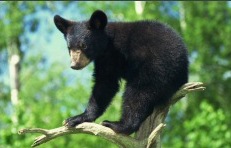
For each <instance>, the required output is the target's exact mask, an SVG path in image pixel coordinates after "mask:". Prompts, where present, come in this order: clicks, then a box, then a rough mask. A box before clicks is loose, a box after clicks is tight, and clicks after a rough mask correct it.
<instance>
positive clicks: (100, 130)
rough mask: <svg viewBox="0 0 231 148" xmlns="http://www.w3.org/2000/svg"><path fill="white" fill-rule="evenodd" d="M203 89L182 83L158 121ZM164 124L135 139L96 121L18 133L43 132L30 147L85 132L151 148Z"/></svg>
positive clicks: (135, 147)
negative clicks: (71, 126) (188, 97)
mask: <svg viewBox="0 0 231 148" xmlns="http://www.w3.org/2000/svg"><path fill="white" fill-rule="evenodd" d="M204 89H205V87H204V86H203V83H201V82H191V83H187V84H185V85H183V86H182V87H181V89H180V90H179V91H177V92H176V94H175V95H174V96H173V97H172V99H171V101H170V103H169V104H168V105H167V106H166V107H164V108H163V109H161V110H160V111H161V112H159V114H163V115H161V116H159V117H158V118H159V121H161V122H162V121H164V118H165V116H166V115H165V114H167V112H166V111H168V108H169V106H171V105H173V104H175V103H176V102H177V101H179V100H180V99H181V98H183V97H184V96H185V95H186V94H188V93H190V92H195V91H201V90H204ZM166 109H167V110H166ZM164 126H165V124H163V123H160V124H159V125H157V126H156V127H155V128H153V129H154V130H153V131H152V132H150V133H149V136H148V137H147V138H145V139H139V138H137V139H136V138H133V137H131V136H126V135H122V134H118V133H115V132H114V131H113V130H112V129H110V128H108V127H105V126H102V125H100V124H96V123H87V122H85V123H82V124H79V125H78V126H76V127H74V128H67V127H65V126H62V127H59V128H55V129H50V130H47V129H41V128H31V129H22V130H20V131H19V132H18V133H19V134H26V133H41V134H43V135H42V136H39V137H37V138H36V139H35V141H34V143H33V144H32V147H36V146H38V145H40V144H43V143H46V142H48V141H50V140H52V139H55V138H57V137H60V136H63V135H69V134H77V133H85V134H90V135H95V136H99V137H101V138H104V139H106V140H108V141H110V142H112V143H115V144H117V145H119V146H120V147H122V148H151V147H153V145H154V144H155V141H156V140H157V138H158V137H159V135H160V131H161V129H163V127H164ZM154 147H156V146H154Z"/></svg>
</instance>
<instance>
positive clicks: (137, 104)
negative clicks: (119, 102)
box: [54, 10, 188, 134]
mask: <svg viewBox="0 0 231 148" xmlns="http://www.w3.org/2000/svg"><path fill="white" fill-rule="evenodd" d="M54 20H55V24H56V26H57V27H58V29H59V30H62V32H64V36H65V39H66V40H67V44H68V46H69V48H70V47H73V48H75V47H78V44H79V43H82V44H85V45H86V48H85V49H82V51H83V52H84V53H85V54H86V56H87V57H88V58H89V59H91V60H92V61H93V62H94V66H95V67H94V68H95V69H94V74H93V77H94V80H95V85H94V87H93V90H92V95H91V97H90V100H89V104H88V106H87V108H86V110H85V112H84V113H82V114H81V115H78V116H74V117H71V118H69V119H67V120H66V121H65V125H66V126H69V127H73V126H76V125H77V124H80V123H82V122H92V121H94V120H96V118H98V117H99V116H100V115H102V114H103V112H104V111H105V109H106V108H107V106H108V105H109V104H110V102H111V100H112V98H113V97H114V95H115V93H116V92H117V91H118V88H119V84H118V83H119V80H120V79H121V78H123V79H125V80H126V89H125V92H124V95H123V98H124V102H123V112H122V116H121V119H120V121H117V122H110V121H104V122H103V125H105V126H107V127H110V128H112V129H113V130H114V131H116V132H119V133H123V134H131V133H133V132H134V131H136V130H138V128H139V126H140V125H141V123H142V122H143V121H144V120H145V119H146V118H147V117H148V116H149V115H150V114H151V113H152V111H153V109H154V107H155V106H158V105H162V104H164V103H166V102H167V101H168V100H169V99H170V97H171V96H172V95H173V94H174V93H175V92H176V91H177V90H178V89H179V88H180V87H181V86H182V85H183V84H184V83H186V82H187V81H188V57H187V50H186V47H185V45H184V43H183V41H182V39H181V38H180V36H179V35H178V34H177V33H176V32H175V31H173V29H171V28H170V27H168V26H166V25H164V24H162V23H159V22H156V21H139V22H130V23H125V22H109V23H107V17H106V15H105V14H104V13H103V12H102V11H99V10H98V11H96V12H94V13H93V15H92V16H91V18H90V20H89V21H85V22H72V25H69V27H68V28H66V30H64V31H63V28H65V26H67V25H66V24H70V23H67V22H66V20H63V19H60V17H57V16H56V17H55V18H54ZM96 20H97V21H96ZM95 22H96V23H97V24H94V23H95ZM57 24H58V25H57ZM60 24H63V25H64V26H62V25H60ZM60 28H61V29H60ZM65 32H66V33H65Z"/></svg>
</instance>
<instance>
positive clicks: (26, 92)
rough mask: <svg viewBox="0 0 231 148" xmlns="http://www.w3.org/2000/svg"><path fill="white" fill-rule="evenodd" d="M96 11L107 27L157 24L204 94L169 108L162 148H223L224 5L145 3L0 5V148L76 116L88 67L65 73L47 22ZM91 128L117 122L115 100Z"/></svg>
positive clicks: (59, 41)
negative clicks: (175, 43) (179, 41)
mask: <svg viewBox="0 0 231 148" xmlns="http://www.w3.org/2000/svg"><path fill="white" fill-rule="evenodd" d="M96 9H101V10H104V11H105V12H106V13H107V14H108V18H109V20H110V21H136V20H144V19H145V20H147V19H148V20H158V21H161V22H164V23H166V24H169V25H170V26H172V27H173V28H174V29H175V30H177V31H178V32H179V33H180V34H181V35H182V37H183V39H184V41H185V42H186V44H187V47H188V49H189V60H190V81H201V82H204V83H205V84H206V87H207V89H206V91H204V92H198V93H194V94H190V95H188V96H187V98H185V99H183V100H181V101H180V102H179V103H177V104H176V105H175V106H173V107H172V108H171V111H170V113H169V115H168V117H167V119H166V123H167V126H166V128H165V129H164V131H163V135H162V145H163V147H174V148H178V147H187V148H193V147H205V148H207V147H209V148H217V147H222V148H223V147H227V148H228V147H231V140H230V139H231V114H230V113H231V111H230V105H231V99H230V98H231V91H230V90H231V60H230V59H231V42H230V39H231V3H230V2H228V1H227V2H173V1H172V2H167V1H165V2H157V1H156V2H146V3H145V6H144V10H143V12H142V13H141V14H138V13H137V11H136V9H135V2H122V1H121V2H115V1H114V2H108V1H105V2H42V1H40V2H0V28H1V31H0V148H23V147H30V145H31V143H32V141H33V139H34V138H35V136H36V135H31V136H30V135H18V134H17V131H18V130H19V129H21V128H25V127H41V128H54V127H57V126H60V125H61V123H62V121H63V120H64V119H66V118H67V117H69V116H73V115H76V114H79V113H81V112H82V111H84V108H85V106H86V104H87V100H88V97H89V95H90V92H91V87H92V85H93V82H92V80H91V75H92V69H93V66H92V65H90V66H88V67H87V68H85V69H84V70H82V71H73V70H71V69H70V68H69V62H70V59H69V55H68V52H67V48H66V44H65V41H64V39H63V36H62V34H61V33H60V32H59V31H58V30H57V29H56V27H55V26H54V23H53V16H54V15H55V14H59V15H61V16H63V17H65V18H68V19H73V20H78V21H82V20H86V19H89V17H90V15H91V13H92V12H93V11H94V10H96ZM13 54H17V55H19V56H20V63H19V71H18V72H19V84H20V89H19V100H18V103H16V104H14V103H13V102H12V100H11V96H10V92H11V87H10V76H9V66H10V64H9V58H10V57H11V56H12V55H13ZM123 84H124V82H122V84H121V85H122V88H121V90H120V92H119V93H118V94H117V95H116V97H115V99H114V101H113V102H112V104H111V106H110V107H109V108H108V110H107V112H106V113H105V114H104V115H103V116H102V117H100V118H99V119H98V120H97V121H96V122H97V123H100V122H101V121H102V120H104V119H108V120H116V119H118V118H119V114H120V105H121V96H122V91H123ZM96 146H97V147H99V148H108V147H110V148H114V147H116V146H115V145H113V144H111V143H109V142H107V141H105V140H103V139H99V138H96V137H93V136H89V135H70V136H64V137H61V138H58V139H56V140H53V141H51V142H49V143H47V144H44V145H42V146H40V147H41V148H53V147H66V148H72V147H82V148H88V147H89V148H90V147H96Z"/></svg>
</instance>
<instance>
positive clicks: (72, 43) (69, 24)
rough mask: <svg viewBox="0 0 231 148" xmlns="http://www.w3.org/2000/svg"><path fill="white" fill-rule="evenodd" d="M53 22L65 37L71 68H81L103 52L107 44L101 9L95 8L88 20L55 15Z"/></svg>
mask: <svg viewBox="0 0 231 148" xmlns="http://www.w3.org/2000/svg"><path fill="white" fill-rule="evenodd" d="M54 23H55V25H56V27H57V28H58V29H59V30H60V31H61V32H62V33H63V34H64V38H65V39H66V42H67V47H68V50H69V54H70V56H71V68H73V69H76V70H78V69H82V68H84V67H85V66H87V65H88V64H89V63H90V62H91V61H92V60H94V59H95V58H97V57H99V56H100V55H102V54H103V53H104V52H105V49H106V47H107V44H108V37H107V35H106V32H105V27H106V25H107V16H106V15H105V13H104V12H103V11H101V10H96V11H95V12H94V13H93V14H92V15H91V17H90V19H89V20H88V21H83V22H75V21H70V20H66V19H64V18H62V17H60V16H59V15H55V16H54Z"/></svg>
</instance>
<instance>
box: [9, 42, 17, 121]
mask: <svg viewBox="0 0 231 148" xmlns="http://www.w3.org/2000/svg"><path fill="white" fill-rule="evenodd" d="M7 49H8V55H9V56H8V61H9V74H10V76H9V79H10V89H11V97H10V98H11V103H12V105H13V110H14V111H13V115H12V122H13V123H17V122H18V117H17V114H16V108H17V106H18V104H19V90H20V81H19V70H20V50H19V46H18V44H17V42H15V41H10V42H8V45H7Z"/></svg>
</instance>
